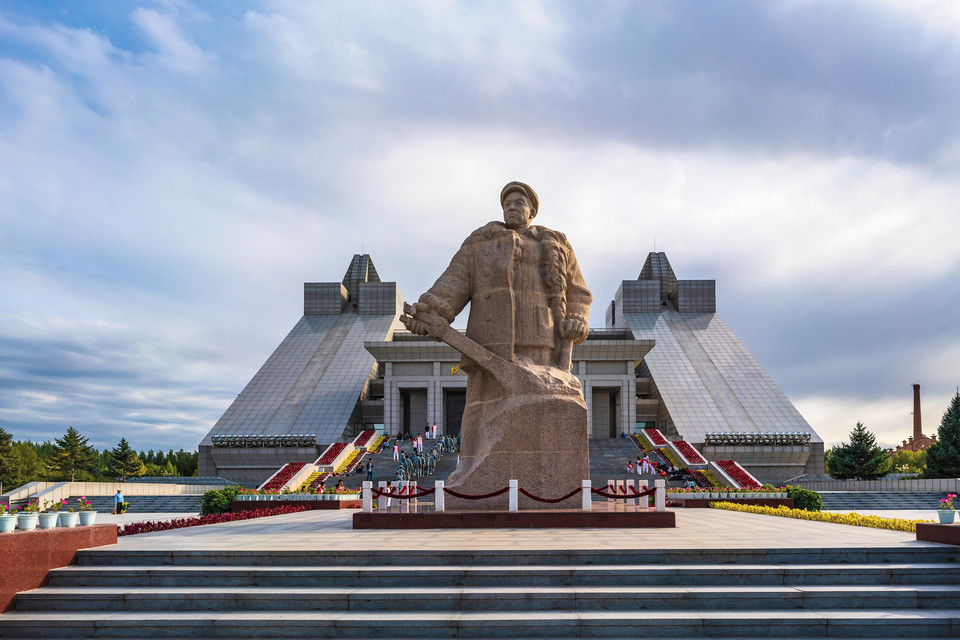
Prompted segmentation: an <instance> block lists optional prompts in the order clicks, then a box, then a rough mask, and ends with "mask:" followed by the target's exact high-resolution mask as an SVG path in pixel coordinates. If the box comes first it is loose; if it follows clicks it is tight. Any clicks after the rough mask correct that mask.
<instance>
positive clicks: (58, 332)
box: [0, 0, 960, 449]
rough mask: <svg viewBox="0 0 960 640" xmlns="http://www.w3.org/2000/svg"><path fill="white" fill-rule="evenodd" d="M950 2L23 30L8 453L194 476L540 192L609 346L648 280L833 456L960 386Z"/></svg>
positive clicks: (7, 30)
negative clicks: (326, 353) (112, 454)
mask: <svg viewBox="0 0 960 640" xmlns="http://www.w3.org/2000/svg"><path fill="white" fill-rule="evenodd" d="M958 112H960V6H958V4H957V3H956V2H954V1H953V0H942V1H939V0H926V1H925V0H902V1H892V0H884V1H881V0H864V1H859V2H858V1H856V0H851V1H844V2H840V1H838V0H834V1H831V2H826V1H817V0H785V1H781V2H771V1H769V0H753V1H751V0H729V1H726V0H713V1H711V2H699V1H682V0H672V1H661V2H658V1H648V2H640V1H638V2H622V1H617V2H599V1H591V2H535V1H525V2H462V3H460V2H449V1H439V0H438V1H423V2H413V1H409V2H395V1H387V0H384V1H380V2H368V1H357V0H352V1H350V2H301V1H299V0H297V1H293V0H290V1H280V0H278V1H270V0H262V1H246V2H240V1H237V2H232V1H231V2H227V1H225V0H221V1H216V2H186V1H178V0H170V1H159V2H152V1H146V0H141V1H131V2H111V1H109V0H101V1H93V0H88V1H85V2H76V1H69V2H68V1H62V2H56V1H47V2H43V3H37V2H33V1H31V0H4V2H3V4H2V5H0V427H3V428H4V429H6V430H7V431H8V432H11V433H12V434H13V435H14V437H15V438H17V439H23V438H30V439H34V440H44V439H50V438H53V437H57V436H60V435H62V434H63V432H64V431H65V430H66V428H67V427H68V426H75V427H77V428H78V429H80V430H81V432H82V433H84V434H85V435H87V436H89V437H90V438H91V441H92V442H93V443H95V444H96V445H97V446H100V447H105V446H114V445H115V444H116V442H117V441H118V440H119V439H120V437H121V436H124V437H126V438H127V439H128V440H130V441H131V442H132V443H133V445H134V446H135V447H137V448H138V449H147V448H162V449H168V448H174V449H178V448H180V447H183V448H187V449H192V448H194V447H196V445H197V443H198V442H199V440H200V439H201V437H202V436H203V435H204V434H205V433H206V431H207V430H208V429H209V428H210V426H212V424H213V423H214V422H215V421H216V420H217V418H218V417H219V416H220V414H221V413H222V412H223V411H224V409H226V407H227V406H228V405H229V403H230V402H231V400H232V399H233V398H234V397H235V396H236V394H237V393H238V392H239V391H240V390H241V389H242V388H243V386H244V384H245V383H246V382H247V381H248V380H249V379H250V377H251V376H252V375H253V374H254V373H255V372H256V370H257V368H258V367H259V366H260V364H261V363H262V362H263V361H264V360H265V359H266V357H267V356H268V355H269V354H270V353H271V351H272V350H273V349H274V347H276V345H277V344H278V343H279V342H280V340H281V339H282V338H283V336H284V335H285V334H286V333H287V332H288V331H289V330H290V328H291V327H292V326H293V325H294V324H295V323H296V321H297V320H298V319H299V317H300V315H301V309H302V307H301V305H302V283H303V282H305V281H311V282H313V281H331V280H339V279H340V278H341V277H342V276H343V273H344V271H345V270H346V268H347V265H348V263H349V261H350V258H351V256H352V255H353V254H354V253H359V252H360V251H361V248H362V249H363V250H364V251H366V252H367V253H370V254H371V255H372V257H373V260H374V262H375V264H376V266H377V269H378V271H379V273H380V275H381V276H382V277H383V279H385V280H395V281H396V282H397V283H398V285H399V287H400V289H401V291H403V292H404V293H405V294H406V296H407V298H408V299H412V298H415V297H416V296H417V295H419V293H420V292H421V291H423V290H424V289H425V288H427V287H428V286H429V285H430V284H431V283H432V281H433V279H434V278H435V277H436V275H437V274H439V273H440V271H441V270H442V269H443V267H444V266H445V265H446V263H447V261H448V260H449V258H450V256H451V255H452V254H453V252H454V251H455V250H456V248H457V246H459V242H460V241H461V240H462V239H463V237H465V236H466V234H467V233H469V231H471V230H472V229H474V228H475V227H477V226H479V225H480V224H482V223H483V222H485V221H487V220H491V219H495V218H497V217H499V215H500V214H499V208H498V194H499V190H500V188H501V187H502V186H503V185H504V184H505V183H506V182H508V181H510V180H515V179H517V180H523V181H525V182H528V183H530V184H531V185H533V186H534V188H535V189H536V190H537V191H538V193H539V194H540V201H541V213H540V216H539V217H538V222H540V223H542V224H544V225H547V226H549V227H552V228H556V229H560V230H563V231H565V232H566V233H567V235H568V236H569V237H570V239H571V241H572V242H573V245H574V247H575V248H576V250H577V255H578V258H579V261H580V263H581V266H582V268H583V272H584V275H585V277H586V279H587V282H588V284H589V286H590V287H591V289H592V290H593V292H594V297H595V300H596V301H595V303H594V307H593V310H592V317H591V324H592V326H595V327H599V326H602V325H603V313H604V310H605V308H606V305H607V304H608V302H609V300H610V299H611V298H612V297H613V295H614V293H615V292H616V289H617V287H618V285H619V283H620V281H621V280H624V279H632V278H635V277H636V276H637V274H638V273H639V271H640V268H641V266H642V265H643V261H644V259H645V257H646V254H647V253H648V252H649V251H652V250H654V248H656V249H657V250H660V251H665V252H666V253H667V256H668V257H669V259H670V261H671V263H672V264H673V267H674V269H675V270H676V272H677V275H678V276H679V277H680V278H686V279H694V278H707V279H716V281H717V295H718V303H717V304H718V311H719V313H720V315H721V316H722V317H723V318H724V320H725V321H726V322H727V324H728V325H730V327H731V328H732V329H733V331H734V332H735V333H736V334H737V336H738V337H739V338H740V339H741V340H742V341H743V342H744V344H745V345H746V346H747V347H748V348H749V349H750V350H751V351H752V352H753V354H754V355H755V356H756V357H757V359H758V360H759V362H760V363H761V364H762V365H763V366H764V367H765V368H766V369H767V371H768V372H769V373H770V374H771V376H772V377H773V379H774V380H775V381H777V383H778V384H779V385H780V386H781V387H782V388H783V390H784V391H785V392H786V393H787V395H788V396H789V397H790V398H791V399H792V400H793V401H794V402H795V404H796V405H797V406H798V408H799V409H800V411H801V412H802V413H803V414H804V416H805V417H806V418H807V420H808V421H809V422H810V423H811V424H812V425H813V427H814V428H815V429H816V430H817V431H818V432H819V433H820V434H821V435H822V436H823V438H824V440H825V441H827V443H828V444H832V443H835V442H838V441H840V440H842V439H846V438H847V435H848V434H849V432H850V430H851V429H852V428H853V426H854V425H855V424H856V422H857V421H858V420H861V421H863V422H864V423H865V424H866V425H867V427H868V428H870V429H871V430H872V431H874V432H875V433H876V434H877V436H878V439H879V441H880V442H881V443H884V444H888V445H889V444H894V443H896V442H898V441H899V440H900V439H902V438H905V437H906V436H907V435H909V433H910V431H911V424H912V423H911V420H912V418H911V411H912V391H911V388H910V385H911V384H912V383H914V382H920V383H921V385H922V389H923V399H924V403H923V416H924V431H925V432H926V433H928V434H929V433H932V432H934V431H935V429H936V425H937V424H938V423H939V419H940V416H941V414H942V413H943V411H944V409H945V408H946V406H947V403H948V400H949V398H950V397H951V396H952V395H953V393H954V392H955V390H956V388H957V385H958V384H960V305H958V301H960V216H958V215H957V203H958V202H960V180H958V178H960V118H958Z"/></svg>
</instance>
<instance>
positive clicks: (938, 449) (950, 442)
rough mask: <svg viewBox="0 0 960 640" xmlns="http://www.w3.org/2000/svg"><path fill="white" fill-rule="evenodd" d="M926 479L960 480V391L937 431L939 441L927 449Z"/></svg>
mask: <svg viewBox="0 0 960 640" xmlns="http://www.w3.org/2000/svg"><path fill="white" fill-rule="evenodd" d="M923 475H924V477H926V478H960V391H958V392H957V394H956V395H955V396H953V400H951V401H950V406H949V407H947V410H946V411H945V412H944V413H943V418H941V420H940V427H939V428H938V429H937V441H936V442H935V443H933V444H932V445H930V446H929V447H927V469H926V471H925V472H924V474H923Z"/></svg>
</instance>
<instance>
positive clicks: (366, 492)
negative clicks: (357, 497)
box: [360, 480, 373, 513]
mask: <svg viewBox="0 0 960 640" xmlns="http://www.w3.org/2000/svg"><path fill="white" fill-rule="evenodd" d="M360 486H362V487H363V512H364V513H370V512H371V511H373V483H372V482H370V481H369V480H364V481H363V484H361V485H360Z"/></svg>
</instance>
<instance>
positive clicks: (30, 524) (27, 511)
mask: <svg viewBox="0 0 960 640" xmlns="http://www.w3.org/2000/svg"><path fill="white" fill-rule="evenodd" d="M39 514H40V503H38V502H31V503H29V504H27V506H25V507H21V508H20V510H19V512H18V513H17V529H20V531H33V530H34V529H36V528H37V523H38V522H39V521H40V517H39Z"/></svg>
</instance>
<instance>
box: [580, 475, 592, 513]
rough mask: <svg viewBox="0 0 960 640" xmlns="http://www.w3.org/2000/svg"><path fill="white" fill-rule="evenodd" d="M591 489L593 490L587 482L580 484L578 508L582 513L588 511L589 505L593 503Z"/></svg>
mask: <svg viewBox="0 0 960 640" xmlns="http://www.w3.org/2000/svg"><path fill="white" fill-rule="evenodd" d="M591 489H593V486H592V485H591V483H590V481H589V480H584V481H582V482H581V483H580V500H581V504H580V508H581V509H583V510H584V511H590V505H591V504H592V503H593V497H592V496H591Z"/></svg>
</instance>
